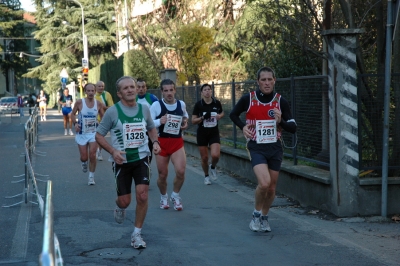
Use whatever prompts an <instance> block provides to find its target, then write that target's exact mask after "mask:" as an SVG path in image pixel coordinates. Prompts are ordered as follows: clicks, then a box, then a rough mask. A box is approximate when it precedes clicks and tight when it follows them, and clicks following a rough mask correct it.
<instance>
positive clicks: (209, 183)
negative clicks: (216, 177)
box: [204, 176, 211, 185]
mask: <svg viewBox="0 0 400 266" xmlns="http://www.w3.org/2000/svg"><path fill="white" fill-rule="evenodd" d="M204 185H211V181H210V178H209V177H208V176H206V177H205V178H204Z"/></svg>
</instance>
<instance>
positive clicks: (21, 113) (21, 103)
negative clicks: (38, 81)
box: [17, 94, 24, 116]
mask: <svg viewBox="0 0 400 266" xmlns="http://www.w3.org/2000/svg"><path fill="white" fill-rule="evenodd" d="M17 97H18V101H17V103H18V111H19V116H24V101H23V100H22V97H21V94H18V95H17Z"/></svg>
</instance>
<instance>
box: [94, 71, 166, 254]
mask: <svg viewBox="0 0 400 266" xmlns="http://www.w3.org/2000/svg"><path fill="white" fill-rule="evenodd" d="M116 89H117V95H118V97H119V98H120V101H119V102H117V103H116V104H114V105H113V106H111V107H110V108H108V109H107V111H106V113H105V114H104V116H103V118H102V119H101V122H100V124H99V126H98V127H97V131H96V141H97V143H98V144H99V145H100V146H101V147H102V148H103V149H104V150H105V151H107V152H108V153H109V154H111V157H110V158H109V161H111V162H113V170H114V175H115V180H116V188H117V199H116V201H115V202H116V204H117V206H116V207H115V210H114V218H115V221H116V222H117V223H122V222H123V221H124V219H125V215H126V208H128V206H129V204H130V203H131V200H132V191H131V186H132V179H133V180H134V181H135V194H136V195H135V196H133V198H134V200H136V208H135V229H134V231H133V233H132V235H131V245H132V247H134V248H145V247H146V242H144V241H143V238H142V235H141V232H142V226H143V224H144V220H145V218H146V214H147V209H148V206H149V204H148V192H149V172H150V165H149V156H150V150H149V146H148V142H149V141H151V142H153V153H154V154H155V155H157V154H158V153H159V152H160V151H161V148H160V143H159V142H158V137H157V129H156V127H155V125H154V121H153V119H152V118H151V115H150V110H149V108H148V107H147V106H146V105H142V104H139V103H137V102H136V95H137V86H136V80H134V79H133V78H132V77H128V76H124V77H121V78H120V79H118V80H117V83H116ZM108 132H110V135H111V143H108V141H107V140H106V139H105V136H106V135H107V133H108ZM146 132H148V134H146Z"/></svg>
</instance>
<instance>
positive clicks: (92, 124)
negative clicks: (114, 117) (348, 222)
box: [82, 116, 96, 134]
mask: <svg viewBox="0 0 400 266" xmlns="http://www.w3.org/2000/svg"><path fill="white" fill-rule="evenodd" d="M95 132H96V117H95V116H94V117H93V116H83V117H82V133H84V134H86V133H95Z"/></svg>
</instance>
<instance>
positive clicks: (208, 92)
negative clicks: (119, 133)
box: [201, 86, 212, 99]
mask: <svg viewBox="0 0 400 266" xmlns="http://www.w3.org/2000/svg"><path fill="white" fill-rule="evenodd" d="M201 95H203V97H204V98H207V99H209V98H211V96H212V90H211V88H210V87H209V86H206V87H204V88H203V90H202V91H201Z"/></svg>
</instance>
